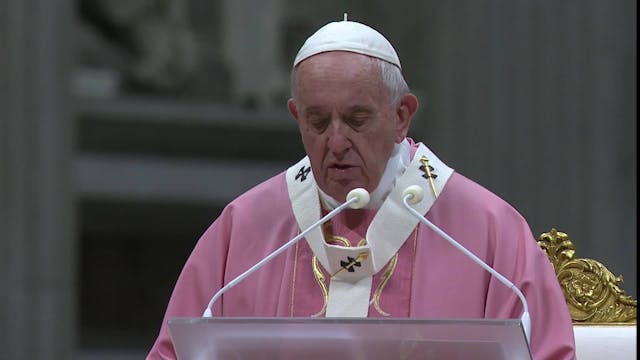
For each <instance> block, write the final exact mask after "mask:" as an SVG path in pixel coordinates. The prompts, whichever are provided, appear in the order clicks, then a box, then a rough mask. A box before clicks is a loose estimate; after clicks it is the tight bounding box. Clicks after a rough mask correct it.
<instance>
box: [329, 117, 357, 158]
mask: <svg viewBox="0 0 640 360" xmlns="http://www.w3.org/2000/svg"><path fill="white" fill-rule="evenodd" d="M327 130H328V139H327V146H328V148H329V151H331V152H332V153H333V154H334V155H335V156H336V157H338V158H340V157H341V156H344V155H345V154H346V153H347V151H349V149H350V148H351V140H350V139H349V129H348V126H346V125H344V124H343V123H342V121H340V120H334V121H332V122H331V124H330V125H329V129H327Z"/></svg>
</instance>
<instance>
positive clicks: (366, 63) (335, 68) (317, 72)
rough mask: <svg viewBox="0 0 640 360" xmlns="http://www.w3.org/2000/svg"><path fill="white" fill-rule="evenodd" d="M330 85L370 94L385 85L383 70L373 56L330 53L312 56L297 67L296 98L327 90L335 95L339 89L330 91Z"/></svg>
mask: <svg viewBox="0 0 640 360" xmlns="http://www.w3.org/2000/svg"><path fill="white" fill-rule="evenodd" d="M331 85H334V86H338V88H339V89H340V86H344V87H345V88H346V89H351V90H355V89H358V88H364V89H367V90H369V91H370V90H372V89H381V88H382V87H383V86H384V84H383V82H382V74H381V69H380V67H379V66H378V65H377V63H376V62H375V61H374V60H373V59H371V58H370V57H368V56H364V55H360V54H354V53H346V52H331V53H326V54H320V55H315V56H312V57H311V58H309V59H307V60H305V61H303V62H302V63H301V64H300V65H299V66H298V68H297V70H296V72H295V94H294V96H296V97H300V96H301V95H302V96H304V95H306V94H310V95H314V94H317V93H320V92H322V91H323V90H325V89H326V90H327V91H328V92H330V93H333V92H334V91H335V90H336V89H330V88H329V87H330V86H331Z"/></svg>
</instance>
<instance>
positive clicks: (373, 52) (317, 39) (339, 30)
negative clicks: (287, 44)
mask: <svg viewBox="0 0 640 360" xmlns="http://www.w3.org/2000/svg"><path fill="white" fill-rule="evenodd" d="M327 51H350V52H355V53H358V54H364V55H368V56H372V57H375V58H378V59H382V60H385V61H387V62H390V63H392V64H394V65H396V66H397V67H398V68H400V69H402V66H400V59H399V58H398V54H397V53H396V51H395V49H394V48H393V46H392V45H391V43H390V42H389V40H387V39H386V38H385V37H384V36H383V35H382V34H380V33H379V32H378V31H376V30H374V29H372V28H371V27H369V26H367V25H364V24H361V23H359V22H355V21H348V20H344V21H336V22H331V23H328V24H327V25H325V26H323V27H321V28H320V29H318V31H316V32H315V33H314V34H313V35H311V36H310V37H309V38H308V39H307V41H305V43H304V44H303V45H302V48H300V51H298V55H296V58H295V60H294V61H293V67H296V66H297V65H298V64H299V63H300V62H301V61H302V60H304V59H306V58H308V57H310V56H313V55H316V54H319V53H322V52H327Z"/></svg>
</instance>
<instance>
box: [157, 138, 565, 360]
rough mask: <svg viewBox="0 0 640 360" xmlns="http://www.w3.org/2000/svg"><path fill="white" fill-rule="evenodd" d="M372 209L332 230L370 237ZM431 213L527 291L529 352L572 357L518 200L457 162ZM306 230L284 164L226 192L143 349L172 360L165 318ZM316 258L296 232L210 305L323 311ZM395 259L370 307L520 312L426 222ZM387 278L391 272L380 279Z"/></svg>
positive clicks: (345, 215) (559, 305)
mask: <svg viewBox="0 0 640 360" xmlns="http://www.w3.org/2000/svg"><path fill="white" fill-rule="evenodd" d="M412 146H413V147H414V148H415V147H416V146H417V144H412ZM374 215H375V213H374V211H373V210H346V211H344V212H342V213H340V214H339V215H338V216H337V217H335V218H334V219H332V220H331V223H330V225H329V226H327V227H326V228H325V230H326V233H327V234H329V235H330V234H333V235H336V236H339V237H342V238H346V239H348V240H349V241H350V242H351V244H352V245H354V246H355V245H357V243H358V242H359V241H361V240H362V239H363V238H364V237H365V234H366V230H367V227H368V224H369V222H370V221H371V219H372V218H373V216H374ZM407 216H411V215H410V214H409V213H407ZM426 217H427V219H429V220H430V221H431V222H433V223H434V224H436V225H437V226H438V227H440V228H441V229H442V230H444V231H445V232H447V233H448V234H449V235H451V236H452V237H453V238H454V239H456V240H457V241H458V242H459V243H461V244H462V245H463V246H465V247H466V248H467V249H469V250H470V251H471V252H473V253H474V254H475V255H477V256H478V257H480V258H481V259H482V260H483V261H485V262H486V263H487V264H489V265H490V266H492V267H493V268H495V269H496V270H497V271H498V272H500V273H501V274H502V275H504V276H505V277H506V278H508V279H509V280H510V281H512V282H513V283H514V284H515V285H516V286H517V287H518V288H519V289H520V290H521V291H522V292H523V293H524V295H525V297H526V299H527V302H528V306H529V313H530V316H531V323H532V331H531V343H530V346H531V351H532V354H533V357H534V359H536V360H538V359H553V360H560V359H573V358H574V357H575V343H574V337H573V328H572V323H571V318H570V315H569V312H568V309H567V306H566V302H565V300H564V297H563V294H562V290H561V289H560V287H559V285H558V281H557V280H556V277H555V273H554V270H553V267H552V265H551V263H550V262H549V260H548V259H547V257H546V255H545V254H544V252H543V251H542V250H541V249H540V248H539V246H538V245H537V243H536V241H535V238H534V237H533V235H532V233H531V230H530V228H529V226H528V224H527V223H526V221H525V220H524V219H523V217H522V216H521V215H520V214H519V213H518V212H517V211H516V210H515V209H514V208H512V207H511V206H510V205H509V204H507V203H506V202H505V201H503V200H501V199H500V198H498V197H497V196H496V195H494V194H492V193H491V192H489V191H488V190H486V189H484V188H483V187H481V186H479V185H478V184H476V183H474V182H472V181H471V180H469V179H467V178H465V177H464V176H462V175H460V174H458V173H455V172H454V173H453V174H452V175H451V177H450V178H449V180H448V182H447V183H446V186H445V187H444V188H443V191H442V192H441V193H440V194H439V196H438V198H437V200H436V201H435V203H434V204H433V206H432V207H431V209H430V210H429V211H428V212H427V214H426ZM299 233H300V228H299V227H298V224H297V222H296V219H295V217H294V214H293V212H292V208H291V202H290V198H289V195H288V190H287V183H286V180H285V174H284V173H281V174H279V175H277V176H275V177H273V178H271V179H269V180H267V181H265V182H263V183H262V184H260V185H258V186H256V187H255V188H253V189H251V190H250V191H248V192H246V193H244V194H243V195H241V196H240V197H238V198H237V199H235V200H234V201H233V202H231V203H230V204H229V205H228V206H227V207H226V208H225V209H224V211H223V212H222V214H221V215H220V216H219V217H218V219H216V220H215V222H214V223H213V224H212V225H211V226H210V227H209V228H208V230H207V231H206V232H205V233H204V234H203V235H202V237H201V238H200V240H199V241H198V243H197V245H196V247H195V248H194V250H193V252H192V254H191V256H190V257H189V259H188V260H187V262H186V264H185V266H184V268H183V270H182V273H181V274H180V277H179V279H178V281H177V283H176V286H175V288H174V290H173V294H172V296H171V299H170V301H169V305H168V307H167V311H166V314H165V317H164V320H163V322H162V327H161V329H160V334H159V336H158V339H157V340H156V342H155V344H154V345H153V348H152V349H151V351H150V353H149V355H148V358H149V359H165V358H167V359H174V358H175V354H174V350H173V345H172V342H171V337H170V334H169V328H168V325H167V321H168V320H169V319H170V318H174V317H200V316H202V314H203V311H204V310H205V308H206V306H207V304H208V302H209V300H210V299H211V297H212V296H213V294H214V293H215V292H216V291H217V290H219V289H220V288H221V287H222V286H223V285H224V284H226V283H228V282H229V281H231V280H232V279H234V278H235V277H236V276H238V275H239V274H241V273H242V272H244V271H245V270H247V269H248V268H249V267H251V266H252V265H254V264H255V263H257V262H258V261H260V260H261V259H263V258H264V257H265V256H267V255H268V254H269V253H271V252H273V251H274V250H275V249H277V248H278V247H280V246H282V245H283V244H284V243H285V242H287V241H288V240H290V239H292V238H294V237H295V236H296V235H298V234H299ZM313 257H314V254H313V252H312V251H311V249H310V248H309V245H308V244H307V242H305V241H304V240H302V241H299V242H298V243H297V244H296V245H294V246H292V247H291V248H289V249H288V250H287V251H286V252H284V253H282V254H281V255H280V256H278V257H277V258H275V259H274V260H272V261H271V262H270V263H268V264H266V265H265V266H264V267H262V268H261V269H259V270H258V271H257V272H255V273H253V274H252V275H251V276H250V277H248V278H246V279H245V280H244V281H243V282H241V283H240V284H238V285H237V286H236V287H234V288H232V289H231V290H229V291H228V292H227V293H225V294H224V295H223V296H222V298H220V299H219V301H218V302H216V303H215V304H214V306H213V316H257V317H273V316H277V317H309V316H324V313H323V306H324V304H325V301H326V298H325V296H324V295H323V291H322V287H321V286H320V283H319V281H320V280H319V279H322V277H323V278H324V283H325V284H326V286H328V284H329V281H328V278H329V277H330V276H331V274H327V273H326V272H324V270H323V269H322V267H321V265H319V264H317V263H316V266H315V267H314V265H313ZM390 262H391V261H390ZM394 262H395V268H393V269H392V271H389V267H388V266H387V267H385V268H383V269H382V270H381V271H379V272H378V273H377V274H376V275H375V276H374V278H373V285H372V291H371V292H372V294H371V298H376V294H375V293H376V292H378V296H377V300H378V301H377V302H376V303H374V304H372V305H371V306H370V307H369V314H368V316H369V317H384V316H389V317H398V318H402V317H412V318H449V319H451V318H520V316H521V315H522V305H521V303H520V300H519V299H518V297H517V296H516V295H515V294H514V293H513V291H511V290H509V289H508V288H507V287H506V286H505V285H503V284H502V283H501V282H499V281H498V280H497V279H495V278H493V277H492V276H491V275H490V274H489V273H488V272H486V271H485V270H483V269H482V268H481V267H480V266H478V265H477V264H476V263H474V262H472V261H471V260H470V259H469V258H467V257H466V256H465V255H464V254H462V253H461V252H460V251H459V250H457V249H456V248H454V247H453V246H452V245H451V244H449V243H448V242H447V241H446V240H444V239H443V238H441V237H440V236H439V235H437V234H436V233H435V232H434V231H432V230H431V229H429V228H428V227H426V226H425V225H423V224H422V223H420V224H419V225H418V226H417V227H416V228H415V230H414V231H413V232H412V233H411V234H410V236H409V237H408V238H407V240H406V241H405V242H404V244H403V245H402V247H401V248H400V250H399V251H398V256H397V258H396V259H395V261H394ZM314 268H315V270H316V273H314ZM318 269H319V270H320V273H321V274H322V277H320V276H319V275H318V274H317V270H318ZM383 279H386V283H384V284H383V285H384V286H381V282H382V281H383Z"/></svg>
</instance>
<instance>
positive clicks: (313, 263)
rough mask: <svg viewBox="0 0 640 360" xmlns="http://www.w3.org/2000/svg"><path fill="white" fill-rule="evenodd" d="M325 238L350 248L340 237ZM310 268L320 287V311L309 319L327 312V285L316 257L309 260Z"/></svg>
mask: <svg viewBox="0 0 640 360" xmlns="http://www.w3.org/2000/svg"><path fill="white" fill-rule="evenodd" d="M326 225H327V226H328V225H329V223H326ZM323 230H325V231H326V230H327V227H326V226H323ZM325 237H326V238H329V239H330V240H331V241H334V242H338V243H342V245H344V246H347V247H349V246H351V243H350V242H349V239H347V238H344V237H342V236H334V235H331V236H327V234H326V233H325ZM311 266H312V267H313V276H314V277H315V279H316V282H317V283H318V286H319V287H320V291H321V292H322V301H323V304H322V309H320V311H318V312H317V313H315V314H313V315H311V317H319V316H322V315H323V314H324V313H325V311H327V304H328V303H329V290H328V289H327V284H326V283H325V276H324V274H323V273H322V269H321V268H320V265H318V257H317V256H315V255H314V256H313V258H312V259H311Z"/></svg>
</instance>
